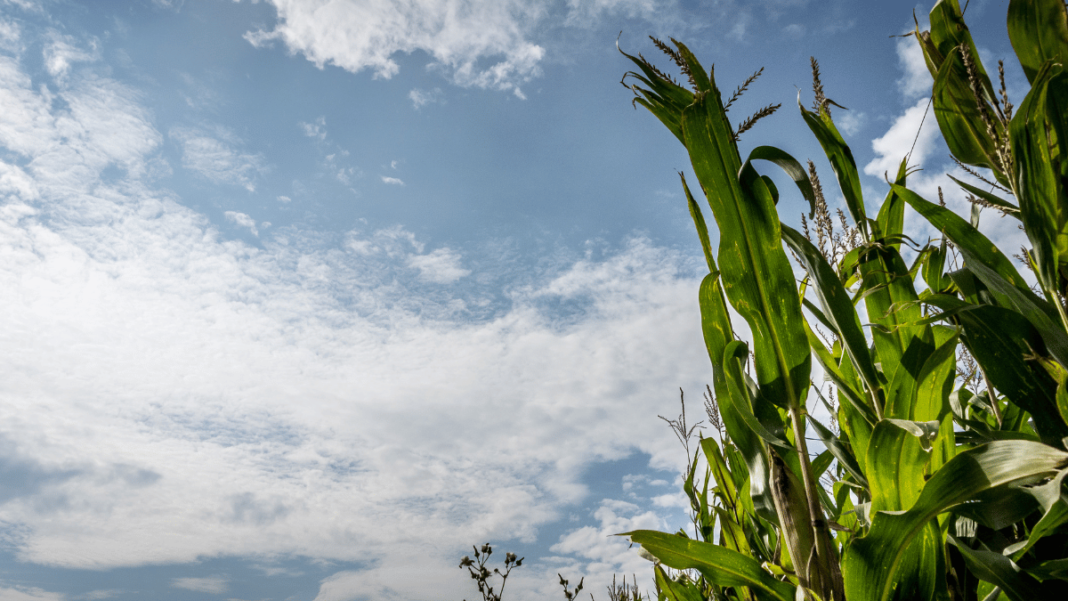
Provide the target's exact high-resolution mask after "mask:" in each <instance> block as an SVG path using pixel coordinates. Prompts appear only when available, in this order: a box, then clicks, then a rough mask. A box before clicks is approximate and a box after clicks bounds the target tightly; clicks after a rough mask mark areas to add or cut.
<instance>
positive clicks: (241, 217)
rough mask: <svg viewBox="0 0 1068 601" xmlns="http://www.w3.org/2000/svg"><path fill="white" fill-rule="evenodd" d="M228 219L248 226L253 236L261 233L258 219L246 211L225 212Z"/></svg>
mask: <svg viewBox="0 0 1068 601" xmlns="http://www.w3.org/2000/svg"><path fill="white" fill-rule="evenodd" d="M224 216H225V217H226V220H227V221H229V222H231V223H233V224H234V225H237V226H239V227H243V228H248V230H249V231H251V232H252V235H253V236H259V235H260V233H259V231H258V230H257V229H256V220H255V219H253V218H252V217H249V216H248V215H246V214H244V213H238V212H237V211H226V213H224Z"/></svg>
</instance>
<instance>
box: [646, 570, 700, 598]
mask: <svg viewBox="0 0 1068 601" xmlns="http://www.w3.org/2000/svg"><path fill="white" fill-rule="evenodd" d="M653 572H654V575H655V579H656V586H657V587H658V588H659V589H660V592H661V593H663V595H664V596H663V598H664V599H666V600H668V601H704V596H703V595H702V594H701V591H700V590H698V588H697V587H696V586H694V585H693V584H691V583H689V582H676V581H674V580H672V579H671V578H668V575H667V573H666V572H664V568H662V567H660V566H653Z"/></svg>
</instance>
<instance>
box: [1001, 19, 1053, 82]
mask: <svg viewBox="0 0 1068 601" xmlns="http://www.w3.org/2000/svg"><path fill="white" fill-rule="evenodd" d="M1008 25H1009V41H1010V42H1011V43H1012V49H1013V50H1015V51H1016V57H1017V58H1018V59H1019V60H1020V66H1021V67H1023V71H1024V75H1026V76H1027V81H1029V82H1031V83H1034V81H1035V78H1036V77H1037V75H1038V72H1039V70H1040V69H1041V68H1042V65H1043V63H1045V62H1046V61H1049V60H1052V61H1057V62H1061V63H1064V62H1065V61H1068V15H1066V14H1065V9H1064V2H1062V1H1061V0H1012V1H1011V2H1009V18H1008Z"/></svg>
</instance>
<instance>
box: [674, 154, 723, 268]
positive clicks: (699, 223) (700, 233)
mask: <svg viewBox="0 0 1068 601" xmlns="http://www.w3.org/2000/svg"><path fill="white" fill-rule="evenodd" d="M679 179H681V180H682V189H683V191H685V192H686V204H687V206H688V207H689V208H690V218H691V219H693V224H694V227H696V228H697V238H698V239H699V240H700V241H701V250H703V251H704V252H705V262H706V263H708V271H709V272H710V273H715V274H718V273H719V270H718V269H716V259H715V258H713V256H712V241H711V240H710V239H709V237H708V226H707V225H705V216H704V215H702V214H701V207H700V206H698V204H697V201H696V200H694V198H693V194H690V187H689V186H687V185H686V176H685V175H683V174H682V172H679Z"/></svg>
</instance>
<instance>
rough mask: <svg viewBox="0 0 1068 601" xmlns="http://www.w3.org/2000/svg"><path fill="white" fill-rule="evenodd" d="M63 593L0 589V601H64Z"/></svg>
mask: <svg viewBox="0 0 1068 601" xmlns="http://www.w3.org/2000/svg"><path fill="white" fill-rule="evenodd" d="M66 598H67V597H66V595H64V594H63V593H50V592H48V591H45V590H42V589H39V588H3V587H0V601H64V599H66Z"/></svg>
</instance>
